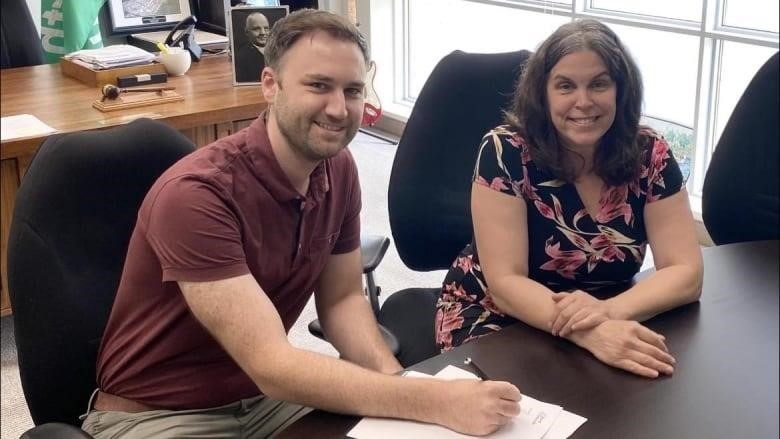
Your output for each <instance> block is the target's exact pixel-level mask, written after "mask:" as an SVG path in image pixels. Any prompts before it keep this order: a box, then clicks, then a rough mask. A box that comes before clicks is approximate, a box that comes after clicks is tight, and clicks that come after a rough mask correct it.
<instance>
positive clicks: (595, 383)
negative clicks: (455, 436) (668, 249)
mask: <svg viewBox="0 0 780 439" xmlns="http://www.w3.org/2000/svg"><path fill="white" fill-rule="evenodd" d="M778 247H779V245H778V241H762V242H754V243H740V244H731V245H724V246H718V247H710V248H707V249H704V251H703V253H704V271H705V274H704V291H703V294H702V298H701V301H700V302H698V303H694V304H691V305H687V306H684V307H681V308H679V309H676V310H673V311H670V312H667V313H665V314H662V315H660V316H657V317H655V318H653V319H652V320H649V321H647V322H646V324H647V325H648V326H649V327H650V328H652V329H653V330H656V331H658V332H660V333H662V334H664V335H665V336H666V344H667V346H668V347H669V349H670V351H671V352H672V354H673V355H674V357H675V358H676V360H677V365H676V368H675V373H674V375H672V376H669V377H662V378H659V379H655V380H649V379H645V378H640V377H637V376H634V375H632V374H629V373H627V372H623V371H621V370H618V369H614V368H611V367H609V366H607V365H605V364H603V363H601V362H600V361H598V360H596V359H595V358H594V357H593V356H591V355H590V354H589V353H588V352H587V351H585V350H584V349H581V348H579V347H577V346H575V345H574V344H572V343H570V342H568V341H565V340H561V339H558V338H555V337H552V336H551V335H549V334H547V333H545V332H543V331H539V330H537V329H534V328H531V327H529V326H527V325H524V324H517V325H514V326H512V327H509V328H506V329H504V330H502V331H500V332H498V333H496V334H494V335H490V336H487V337H484V338H482V339H480V340H478V341H475V342H473V343H470V344H466V345H464V346H461V347H459V348H457V349H454V350H453V351H452V352H448V353H446V354H443V355H439V356H436V357H434V358H431V359H428V360H426V361H424V362H422V363H419V364H417V365H415V366H413V367H411V369H414V370H418V371H421V372H426V373H435V372H438V371H439V370H441V369H442V368H443V367H444V366H446V365H448V364H455V365H459V364H461V363H462V362H463V359H464V358H465V357H467V356H470V357H472V358H474V359H476V360H478V361H479V364H480V366H481V367H482V369H484V370H485V372H486V373H487V374H488V375H489V376H491V377H493V378H495V379H501V380H507V381H511V382H512V383H515V384H516V385H517V386H518V387H520V390H521V391H522V392H523V393H524V394H527V395H529V396H532V397H534V398H536V399H540V400H542V401H545V402H550V403H554V404H558V405H561V406H563V408H564V409H566V410H568V411H571V412H574V413H576V414H578V415H582V416H585V417H586V418H588V421H587V422H586V423H585V424H583V425H582V426H581V427H580V428H579V429H578V430H577V431H576V432H575V434H574V435H573V436H572V437H573V438H577V439H584V438H599V439H601V438H632V439H641V438H648V439H650V438H652V439H658V438H708V439H709V438H724V439H736V438H741V439H748V438H750V439H752V438H777V437H778V409H779V405H778V391H779V389H778V372H780V367H779V366H778V346H779V341H778V297H780V291H779V289H778V288H779V287H778ZM464 411H465V408H464ZM358 420H359V418H357V417H354V416H342V415H336V414H332V413H327V412H323V411H315V412H312V413H311V414H309V415H307V416H305V417H304V418H302V419H301V420H300V421H298V422H297V423H296V424H294V425H293V426H291V427H290V428H288V429H287V430H286V431H285V432H284V434H283V435H282V436H281V437H284V438H298V437H318V438H343V437H344V436H345V435H346V433H347V432H348V431H349V430H350V429H351V428H352V426H354V425H355V424H356V423H357V421H358Z"/></svg>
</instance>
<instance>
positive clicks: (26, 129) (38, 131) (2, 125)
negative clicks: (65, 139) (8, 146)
mask: <svg viewBox="0 0 780 439" xmlns="http://www.w3.org/2000/svg"><path fill="white" fill-rule="evenodd" d="M55 131H57V130H56V129H54V128H52V127H50V126H48V125H46V124H45V123H43V122H42V121H41V120H40V119H38V118H37V117H35V116H33V115H32V114H17V115H15V116H6V117H3V118H0V138H1V139H2V140H11V139H19V138H22V137H33V136H42V135H44V134H51V133H53V132H55Z"/></svg>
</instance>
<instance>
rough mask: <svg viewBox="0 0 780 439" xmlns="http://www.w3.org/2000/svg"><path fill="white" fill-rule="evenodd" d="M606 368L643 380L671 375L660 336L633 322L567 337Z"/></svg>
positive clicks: (669, 357)
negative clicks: (632, 374)
mask: <svg viewBox="0 0 780 439" xmlns="http://www.w3.org/2000/svg"><path fill="white" fill-rule="evenodd" d="M568 338H569V339H570V340H571V341H573V342H574V343H576V344H577V345H578V346H580V347H583V348H585V349H587V350H588V351H590V353H592V354H593V355H594V356H595V357H596V358H598V359H599V360H601V361H603V362H604V363H606V364H609V365H610V366H613V367H617V368H619V369H623V370H626V371H628V372H631V373H635V374H637V375H641V376H644V377H647V378H657V377H658V376H659V375H661V374H664V375H671V374H672V373H674V364H675V359H674V357H672V355H671V354H669V349H668V348H667V347H666V343H664V340H665V338H664V336H663V335H661V334H658V333H657V332H654V331H652V330H651V329H649V328H647V327H645V326H644V325H642V324H641V323H639V322H635V321H633V320H607V321H605V322H603V323H601V324H599V325H598V326H596V327H595V328H592V329H587V330H580V331H575V332H573V333H571V334H570V335H569V337H568Z"/></svg>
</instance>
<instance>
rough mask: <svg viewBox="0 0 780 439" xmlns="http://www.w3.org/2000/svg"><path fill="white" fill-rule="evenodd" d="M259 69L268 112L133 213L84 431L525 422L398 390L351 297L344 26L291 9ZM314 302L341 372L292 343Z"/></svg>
mask: <svg viewBox="0 0 780 439" xmlns="http://www.w3.org/2000/svg"><path fill="white" fill-rule="evenodd" d="M266 59H267V61H268V66H266V67H265V68H264V69H263V72H262V81H261V89H262V92H263V94H264V96H265V99H266V100H267V101H268V104H269V108H268V110H267V111H266V112H264V113H263V114H262V115H261V116H260V117H258V119H257V120H255V121H254V122H253V123H252V125H251V126H250V127H249V128H247V129H244V130H242V131H240V132H238V133H236V134H234V135H232V136H229V137H227V138H224V139H221V140H219V141H217V142H215V143H213V144H211V145H209V146H206V147H204V148H201V149H199V150H198V151H196V152H194V153H193V154H191V155H189V156H187V157H185V158H184V159H182V160H181V161H179V162H178V163H177V164H175V165H174V166H173V167H171V169H169V170H168V171H166V172H165V173H164V174H163V175H162V176H161V177H160V178H159V179H158V181H157V182H156V183H155V184H154V185H153V187H152V188H151V189H150V191H149V193H148V195H147V196H146V199H145V200H144V202H143V204H142V206H141V208H140V211H139V215H138V222H137V224H136V228H135V230H134V233H133V235H132V237H131V241H130V245H129V248H128V254H127V260H126V262H125V269H124V272H123V275H122V280H121V282H120V286H119V291H118V293H117V297H116V300H115V302H114V307H113V309H112V312H111V316H110V318H109V322H108V325H107V327H106V331H105V334H104V337H103V341H102V345H101V348H100V352H99V355H98V385H99V391H97V393H96V396H95V403H94V411H92V412H90V413H89V415H88V416H87V418H86V420H85V421H84V425H83V428H84V429H85V430H86V431H88V432H90V433H92V434H93V435H94V436H96V437H98V438H108V437H122V436H126V437H154V438H160V437H163V438H166V437H184V436H187V437H191V436H197V435H202V436H203V437H252V438H255V437H266V436H269V435H272V434H275V433H277V432H279V431H281V430H282V429H283V428H284V427H286V426H287V425H289V424H290V423H291V422H292V421H294V420H295V419H297V418H298V417H300V416H301V415H302V414H303V413H305V411H306V410H307V409H303V408H302V406H307V407H315V408H321V409H325V410H330V411H333V412H338V413H349V414H355V415H361V416H387V417H395V418H406V419H414V420H419V421H423V422H435V423H438V424H442V425H445V426H447V427H449V428H452V429H454V430H457V431H461V432H464V433H470V434H486V433H489V432H491V431H494V430H496V429H497V428H499V427H500V426H501V425H503V424H505V423H506V422H508V420H510V419H511V418H512V417H513V416H515V415H516V414H517V413H518V412H519V405H518V400H519V399H520V392H519V391H518V390H517V388H516V387H515V386H513V385H511V384H509V383H505V382H495V381H484V382H483V381H476V380H460V381H457V382H450V383H446V384H445V383H444V382H442V381H438V380H435V379H412V378H404V377H400V376H396V375H395V374H396V373H397V372H399V371H400V370H401V367H400V365H399V364H398V362H397V361H396V359H395V358H394V357H393V355H392V353H391V352H390V351H389V349H388V348H387V346H386V345H385V344H384V341H383V340H382V337H381V335H380V333H379V331H378V328H377V324H376V320H375V319H374V315H373V313H372V311H371V309H370V306H369V305H368V302H367V301H366V300H365V298H364V297H363V292H362V280H361V272H362V270H361V257H360V224H359V214H360V187H359V184H358V179H357V171H356V167H355V164H354V162H353V160H352V156H351V155H350V153H349V151H348V150H347V149H346V145H347V144H348V143H349V142H350V141H351V140H352V138H353V137H354V136H355V134H356V132H357V129H358V126H359V124H360V120H361V117H362V113H363V91H364V85H365V84H364V81H365V76H366V63H367V61H368V49H367V47H366V43H365V40H364V39H363V37H362V36H361V35H360V33H359V32H358V30H357V28H356V27H355V26H354V25H352V24H350V23H349V22H348V21H347V20H346V19H344V18H342V17H339V16H337V15H334V14H331V13H329V12H325V11H317V10H311V9H307V10H300V11H297V12H295V13H293V14H291V15H289V16H288V17H286V18H284V19H283V20H282V21H281V22H279V23H278V24H277V26H276V27H274V32H272V34H271V36H270V39H269V43H268V47H267V48H266ZM312 292H313V293H314V296H315V302H316V305H317V311H318V317H319V319H320V322H321V324H322V326H323V329H324V331H325V332H326V333H327V335H328V339H329V340H330V341H331V342H332V343H333V345H334V346H335V347H336V349H338V351H339V353H340V354H341V359H339V358H334V357H329V356H326V355H321V354H317V353H313V352H308V351H305V350H301V349H298V348H295V347H293V346H291V345H290V344H289V342H288V340H287V334H286V331H287V330H288V329H289V328H290V327H291V326H292V324H293V323H294V322H295V320H296V319H297V318H298V316H299V315H300V312H301V310H302V309H303V307H304V305H305V303H306V302H307V300H308V299H309V297H310V296H311V294H312ZM464 412H467V413H468V416H464Z"/></svg>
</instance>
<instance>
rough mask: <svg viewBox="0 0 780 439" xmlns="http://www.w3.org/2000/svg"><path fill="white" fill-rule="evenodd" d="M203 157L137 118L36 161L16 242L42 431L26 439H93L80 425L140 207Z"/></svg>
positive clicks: (23, 193)
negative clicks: (186, 164)
mask: <svg viewBox="0 0 780 439" xmlns="http://www.w3.org/2000/svg"><path fill="white" fill-rule="evenodd" d="M194 149H195V146H194V145H193V144H192V142H190V140H188V139H187V138H186V137H184V135H182V134H181V133H179V132H178V131H176V130H175V129H173V128H171V127H169V126H167V125H165V124H163V123H161V122H157V121H153V120H150V119H138V120H135V121H133V122H130V123H129V124H127V125H124V126H120V127H116V128H111V129H107V130H103V131H89V132H79V133H71V134H60V135H54V136H52V137H50V138H48V139H47V140H46V141H45V142H44V143H43V144H42V145H41V147H40V148H39V150H38V152H37V153H36V155H35V157H34V158H33V160H32V162H31V164H30V166H29V168H28V171H27V174H26V175H25V177H24V179H23V180H22V182H21V186H20V187H19V190H18V192H17V194H16V205H15V208H14V213H13V220H12V223H11V228H10V232H9V242H8V287H9V292H10V298H11V306H12V309H13V319H14V328H15V329H14V331H15V338H16V348H17V353H18V360H19V374H20V376H21V382H22V388H23V390H24V396H25V399H26V400H27V406H28V407H29V409H30V415H31V416H32V419H33V421H34V422H35V424H36V425H37V426H38V427H35V428H33V429H31V430H29V431H28V432H26V433H25V435H23V436H22V437H23V438H30V439H32V438H43V437H89V436H88V435H86V434H85V433H84V432H82V431H81V430H80V429H77V428H75V427H73V426H80V425H81V421H80V420H79V419H78V416H79V415H80V414H82V413H84V412H85V410H86V408H87V403H88V400H89V397H90V395H91V393H92V391H93V390H94V389H95V387H96V382H95V361H96V358H97V350H98V347H99V345H100V339H101V336H102V334H103V330H104V328H105V324H106V321H107V319H108V315H109V312H110V311H111V306H112V304H113V301H114V296H115V294H116V290H117V286H118V284H119V279H120V276H121V273H122V267H123V265H124V260H125V255H126V252H127V244H128V242H129V239H130V234H131V233H132V230H133V227H134V226H135V221H136V215H137V212H138V208H139V206H140V205H141V201H142V200H143V198H144V196H145V195H146V192H147V191H148V189H149V187H151V185H152V183H153V182H154V181H155V180H156V179H157V177H158V176H159V175H160V174H161V173H162V172H163V171H164V170H165V169H167V168H168V167H169V166H170V165H171V164H173V163H174V162H176V161H177V160H179V159H180V158H181V157H183V156H185V155H186V154H189V153H190V152H192V151H193V150H194ZM47 423H48V424H47ZM52 423H61V424H59V425H58V424H52ZM42 424H45V425H42ZM69 434H70V436H69Z"/></svg>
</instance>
